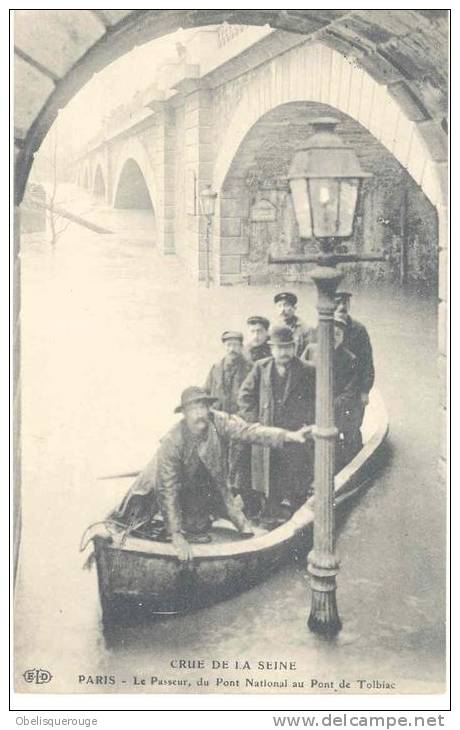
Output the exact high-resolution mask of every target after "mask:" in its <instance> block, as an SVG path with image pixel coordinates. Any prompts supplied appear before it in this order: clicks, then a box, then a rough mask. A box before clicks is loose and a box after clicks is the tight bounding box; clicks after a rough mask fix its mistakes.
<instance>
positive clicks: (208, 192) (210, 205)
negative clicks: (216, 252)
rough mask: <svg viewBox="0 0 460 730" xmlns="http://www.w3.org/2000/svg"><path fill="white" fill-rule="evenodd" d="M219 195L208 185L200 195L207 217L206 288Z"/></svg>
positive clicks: (209, 278)
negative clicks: (212, 230) (213, 222)
mask: <svg viewBox="0 0 460 730" xmlns="http://www.w3.org/2000/svg"><path fill="white" fill-rule="evenodd" d="M216 198H217V193H214V192H213V190H212V189H211V186H210V185H206V187H205V188H203V190H202V191H201V193H200V206H201V212H202V213H203V215H205V216H206V286H207V287H209V284H210V280H211V272H210V258H211V226H212V219H213V217H214V212H215V208H216Z"/></svg>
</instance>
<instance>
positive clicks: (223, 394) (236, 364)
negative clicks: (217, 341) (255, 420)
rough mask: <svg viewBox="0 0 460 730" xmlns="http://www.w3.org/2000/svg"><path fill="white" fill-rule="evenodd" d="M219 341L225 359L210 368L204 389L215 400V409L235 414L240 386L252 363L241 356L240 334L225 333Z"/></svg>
mask: <svg viewBox="0 0 460 730" xmlns="http://www.w3.org/2000/svg"><path fill="white" fill-rule="evenodd" d="M221 339H222V342H223V345H224V348H225V357H224V358H222V360H219V362H217V363H215V364H214V365H213V366H212V368H211V370H210V371H209V374H208V377H207V379H206V383H205V385H204V389H205V391H206V392H207V393H208V394H209V395H212V396H213V397H214V398H215V399H216V408H218V409H219V410H221V411H225V412H226V413H236V412H237V410H238V393H239V392H240V385H241V383H242V382H243V380H244V379H245V377H246V375H247V374H248V373H249V371H250V370H251V367H252V363H251V362H249V360H247V359H246V358H245V357H244V355H243V335H242V334H241V332H233V331H226V332H224V333H223V335H222V338H221Z"/></svg>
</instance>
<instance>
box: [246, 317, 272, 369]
mask: <svg viewBox="0 0 460 730" xmlns="http://www.w3.org/2000/svg"><path fill="white" fill-rule="evenodd" d="M247 325H248V332H249V341H248V345H247V347H246V349H245V355H246V358H247V359H248V360H250V361H251V362H257V360H262V358H264V357H271V354H272V351H271V347H270V345H269V344H268V337H269V333H268V331H269V329H270V321H269V320H268V319H267V318H266V317H261V316H260V315H254V316H252V317H248V319H247Z"/></svg>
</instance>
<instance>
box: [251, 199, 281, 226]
mask: <svg viewBox="0 0 460 730" xmlns="http://www.w3.org/2000/svg"><path fill="white" fill-rule="evenodd" d="M276 218H277V209H276V206H274V205H273V203H270V201H269V200H259V201H258V202H257V203H255V204H254V205H253V206H252V208H251V220H252V221H276Z"/></svg>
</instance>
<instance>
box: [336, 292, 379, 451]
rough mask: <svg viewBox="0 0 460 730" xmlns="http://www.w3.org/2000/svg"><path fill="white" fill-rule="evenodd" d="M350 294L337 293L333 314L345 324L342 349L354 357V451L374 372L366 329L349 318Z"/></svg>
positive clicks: (358, 442)
mask: <svg viewBox="0 0 460 730" xmlns="http://www.w3.org/2000/svg"><path fill="white" fill-rule="evenodd" d="M351 296H352V295H351V293H350V292H348V291H338V292H337V293H336V299H335V313H336V315H339V316H340V317H341V318H343V319H344V320H345V322H346V327H345V335H344V340H343V345H344V347H345V348H346V349H347V350H349V351H350V352H352V353H353V355H354V356H355V357H356V385H357V390H356V398H355V400H354V404H353V406H352V408H351V410H352V413H351V420H352V422H353V427H354V429H355V449H356V450H357V451H359V450H360V448H361V447H362V443H363V441H362V436H361V430H360V429H361V425H362V422H363V418H364V411H365V408H366V406H367V404H368V403H369V393H370V391H371V389H372V386H373V385H374V379H375V370H374V359H373V353H372V345H371V341H370V337H369V334H368V331H367V329H366V327H365V326H364V325H363V324H362V323H361V322H358V320H357V319H353V318H352V317H351V316H350V300H351Z"/></svg>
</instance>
